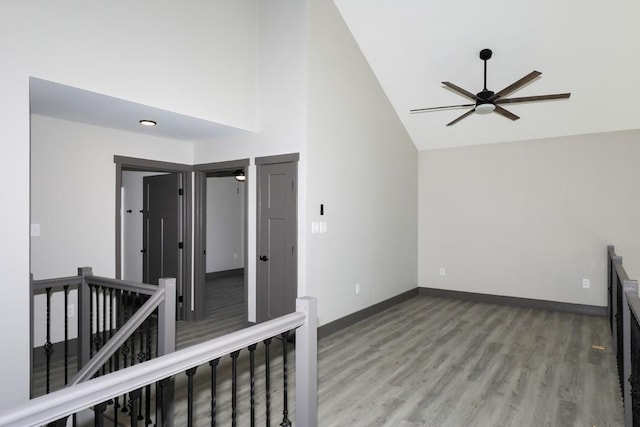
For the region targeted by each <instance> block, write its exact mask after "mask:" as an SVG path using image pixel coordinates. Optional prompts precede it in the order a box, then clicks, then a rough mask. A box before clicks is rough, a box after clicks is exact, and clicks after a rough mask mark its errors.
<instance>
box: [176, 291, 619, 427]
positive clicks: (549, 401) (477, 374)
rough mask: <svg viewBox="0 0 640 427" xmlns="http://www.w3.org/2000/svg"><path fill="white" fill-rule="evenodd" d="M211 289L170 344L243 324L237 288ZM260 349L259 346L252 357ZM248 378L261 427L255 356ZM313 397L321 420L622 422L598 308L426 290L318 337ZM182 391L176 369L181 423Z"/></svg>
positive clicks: (244, 410)
mask: <svg viewBox="0 0 640 427" xmlns="http://www.w3.org/2000/svg"><path fill="white" fill-rule="evenodd" d="M211 289H212V291H211V292H218V291H219V292H221V293H222V294H224V295H226V296H225V297H224V298H223V296H222V295H218V296H217V297H215V298H214V299H218V300H223V299H225V300H226V302H225V303H223V304H222V305H221V306H222V307H219V308H218V309H217V310H216V309H215V306H213V305H209V304H210V302H208V307H210V309H211V310H212V311H211V313H210V317H209V318H208V319H207V320H205V321H200V322H191V323H187V322H185V323H179V324H178V333H177V336H178V347H179V348H184V346H187V345H191V344H193V343H195V342H200V341H202V340H204V339H210V338H213V337H215V336H219V335H222V334H224V333H228V332H230V331H232V330H237V329H239V328H242V327H243V326H244V325H245V322H244V317H243V314H242V287H241V286H238V284H237V282H236V284H235V285H234V284H232V281H230V282H229V283H227V286H219V287H215V288H214V287H212V288H211ZM213 289H217V290H213ZM234 293H235V296H233V294H234ZM211 304H213V303H211ZM232 307H235V309H233V308H232ZM223 309H224V310H228V311H227V312H226V313H224V314H223V317H225V319H226V320H224V321H223V320H221V319H218V320H213V319H215V315H214V313H213V312H214V311H215V312H217V313H218V314H221V312H222V310H223ZM234 310H235V311H234ZM234 313H235V314H234ZM230 319H231V320H230ZM233 319H235V320H233ZM274 343H275V345H273V346H272V360H273V362H272V367H271V369H272V375H271V378H272V413H273V415H272V420H271V425H278V424H279V423H280V421H281V420H282V413H281V408H282V384H281V380H279V379H278V378H280V377H281V372H282V364H281V362H280V360H281V358H282V351H281V346H282V343H281V341H277V342H274ZM592 345H603V346H605V348H606V349H605V350H604V351H601V350H596V349H593V348H592V347H591V346H592ZM247 354H248V352H247V351H244V352H243V353H241V357H240V362H239V363H240V366H242V367H244V368H243V369H242V370H240V371H239V372H243V373H242V374H241V375H240V377H239V379H238V384H239V386H238V387H239V389H238V390H239V395H238V402H239V404H238V405H239V406H238V413H239V414H241V415H240V419H239V422H238V425H239V426H245V425H249V421H248V413H249V391H248V384H249V379H248V374H247V373H246V372H247V368H246V366H247V364H248V356H247ZM263 357H264V356H263V349H262V348H261V347H259V348H258V351H257V352H256V359H257V360H262V359H263ZM226 359H228V358H226ZM289 364H290V369H289V387H290V390H289V399H288V402H289V412H290V414H291V419H295V407H294V406H295V390H294V387H293V385H294V384H295V364H294V354H293V352H290V353H289ZM218 372H219V377H220V379H219V383H218V417H217V420H218V423H219V425H226V424H228V423H230V412H231V404H230V398H229V396H230V391H229V390H230V387H231V381H230V363H229V361H228V360H223V361H222V363H221V366H220V368H219V370H218ZM209 375H210V371H209V367H208V366H202V367H200V368H198V371H197V373H196V377H195V381H194V382H195V394H194V395H195V401H196V403H195V420H194V425H196V426H204V425H210V415H209V411H210V409H209V401H210V396H211V395H210V391H209V389H210V385H209V384H210V383H209ZM256 386H257V389H258V391H259V393H258V395H257V396H256V403H257V408H258V409H257V421H258V424H257V425H265V421H264V419H265V414H264V399H265V396H264V392H263V390H264V367H263V366H262V364H260V365H259V366H258V368H257V379H256ZM318 395H319V397H318V400H319V402H318V425H319V426H321V427H325V426H326V427H330V426H345V425H348V426H355V427H357V426H362V427H365V426H366V427H369V426H406V427H408V426H456V427H457V426H562V427H564V426H598V427H602V426H622V425H623V419H622V416H623V414H622V403H621V399H620V394H619V391H618V385H617V379H616V370H615V360H614V357H613V354H612V353H611V338H610V335H609V330H608V323H607V319H606V318H604V317H593V316H584V315H574V314H568V313H559V312H551V311H542V310H533V309H522V308H513V307H505V306H497V305H491V304H484V303H473V302H465V301H459V300H451V299H444V298H434V297H415V298H412V299H410V300H408V301H405V302H404V303H402V304H399V305H397V306H395V307H393V308H391V309H388V310H385V311H384V312H382V313H379V314H377V315H375V316H373V317H371V318H369V319H366V320H364V321H361V322H358V323H356V324H355V325H352V326H350V327H348V328H346V329H344V330H342V331H339V332H336V333H334V334H332V335H330V336H328V337H325V338H323V339H321V340H320V341H319V343H318ZM185 396H186V377H185V376H184V375H182V376H178V377H177V378H176V398H177V401H176V426H181V425H186V404H185V403H184V402H185V400H184V397H185ZM278 408H280V409H278Z"/></svg>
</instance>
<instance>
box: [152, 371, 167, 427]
mask: <svg viewBox="0 0 640 427" xmlns="http://www.w3.org/2000/svg"><path fill="white" fill-rule="evenodd" d="M170 382H171V378H165V379H163V380H160V381H158V383H157V386H156V424H155V425H156V426H163V425H165V424H166V420H167V405H166V404H165V396H166V390H167V386H168V385H169V384H170ZM169 404H171V403H169Z"/></svg>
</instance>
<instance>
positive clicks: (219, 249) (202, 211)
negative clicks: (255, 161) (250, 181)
mask: <svg viewBox="0 0 640 427" xmlns="http://www.w3.org/2000/svg"><path fill="white" fill-rule="evenodd" d="M248 166H249V159H244V160H236V161H228V162H219V163H209V164H201V165H196V166H194V170H195V172H194V188H195V200H194V202H195V203H194V211H195V217H194V283H195V286H194V289H195V291H194V296H195V300H194V305H195V311H194V314H195V318H196V319H204V318H206V319H208V320H212V319H213V320H216V322H214V324H215V325H220V326H221V327H224V328H225V329H227V330H228V331H231V330H235V329H241V328H242V327H244V326H246V324H247V321H248V300H249V298H248V285H247V284H248V275H247V269H246V267H247V265H246V260H247V191H246V184H245V182H246V179H247V177H248Z"/></svg>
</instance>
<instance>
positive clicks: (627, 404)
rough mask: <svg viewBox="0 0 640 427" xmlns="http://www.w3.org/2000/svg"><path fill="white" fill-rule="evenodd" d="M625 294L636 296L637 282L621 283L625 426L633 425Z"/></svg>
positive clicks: (626, 281)
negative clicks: (629, 293) (631, 293)
mask: <svg viewBox="0 0 640 427" xmlns="http://www.w3.org/2000/svg"><path fill="white" fill-rule="evenodd" d="M627 292H633V294H634V295H637V294H638V282H637V281H636V280H624V281H623V282H622V361H623V362H622V372H623V376H622V377H623V379H624V380H623V383H624V384H621V386H622V393H623V395H624V420H625V425H626V426H630V425H633V412H632V400H631V383H629V377H631V308H630V307H629V301H628V299H627Z"/></svg>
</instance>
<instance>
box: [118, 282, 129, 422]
mask: <svg viewBox="0 0 640 427" xmlns="http://www.w3.org/2000/svg"><path fill="white" fill-rule="evenodd" d="M128 308H129V291H123V293H122V322H121V323H120V324H121V325H124V324H125V323H127V313H128V311H129V310H128ZM121 352H122V364H123V369H127V366H128V364H127V363H128V361H129V340H125V341H124V343H123V344H122V350H121ZM128 410H129V409H128V408H127V394H126V393H125V394H124V396H122V412H125V413H126V412H127V411H128Z"/></svg>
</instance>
